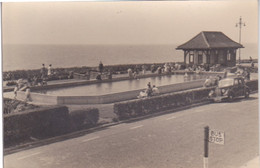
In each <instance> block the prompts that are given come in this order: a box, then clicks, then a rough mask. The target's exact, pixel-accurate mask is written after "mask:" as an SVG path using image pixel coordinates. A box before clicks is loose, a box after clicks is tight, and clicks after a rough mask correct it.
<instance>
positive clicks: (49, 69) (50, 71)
mask: <svg viewBox="0 0 260 168" xmlns="http://www.w3.org/2000/svg"><path fill="white" fill-rule="evenodd" d="M51 75H52V65H51V64H50V65H49V67H48V76H51Z"/></svg>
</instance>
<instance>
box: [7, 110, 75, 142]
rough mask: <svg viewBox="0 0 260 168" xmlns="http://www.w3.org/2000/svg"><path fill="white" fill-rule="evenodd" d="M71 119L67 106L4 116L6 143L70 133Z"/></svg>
mask: <svg viewBox="0 0 260 168" xmlns="http://www.w3.org/2000/svg"><path fill="white" fill-rule="evenodd" d="M69 122H70V117H69V113H68V108H67V107H65V106H54V107H42V108H38V109H33V110H28V111H24V112H21V113H13V114H7V115H4V142H5V145H6V144H7V145H8V144H9V143H16V142H20V141H23V140H26V139H28V138H30V137H34V138H46V137H52V136H57V135H61V134H64V133H67V132H68V131H69Z"/></svg>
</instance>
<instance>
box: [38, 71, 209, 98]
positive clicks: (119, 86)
mask: <svg viewBox="0 0 260 168" xmlns="http://www.w3.org/2000/svg"><path fill="white" fill-rule="evenodd" d="M205 78H206V75H195V74H194V75H188V76H187V77H185V76H184V75H165V76H157V77H149V78H141V79H131V80H124V81H115V82H105V83H96V84H89V85H83V86H73V87H66V88H56V89H48V90H41V91H38V92H39V93H43V94H48V95H54V96H98V95H105V94H112V93H118V92H126V91H132V90H139V89H145V88H146V87H147V84H148V82H151V85H152V86H153V85H156V86H157V87H158V86H165V85H171V84H176V83H183V82H187V81H193V80H198V79H205Z"/></svg>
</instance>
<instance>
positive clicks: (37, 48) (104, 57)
mask: <svg viewBox="0 0 260 168" xmlns="http://www.w3.org/2000/svg"><path fill="white" fill-rule="evenodd" d="M178 45H180V44H120V45H118V44H117V45H114V44H87V45H84V44H75V45H69V44H62V45H59V44H22V45H20V44H4V45H3V56H2V65H3V72H6V71H15V70H32V69H40V68H41V66H42V64H45V65H46V66H47V65H49V64H52V66H53V68H70V67H82V66H87V67H96V66H98V64H99V62H100V61H102V63H103V64H104V65H105V66H106V65H120V64H142V63H143V64H145V63H164V62H183V51H182V50H176V48H177V46H178ZM243 46H244V47H245V48H242V49H241V59H249V57H250V56H251V57H252V58H253V59H257V58H258V44H257V43H247V44H243ZM237 59H238V51H237Z"/></svg>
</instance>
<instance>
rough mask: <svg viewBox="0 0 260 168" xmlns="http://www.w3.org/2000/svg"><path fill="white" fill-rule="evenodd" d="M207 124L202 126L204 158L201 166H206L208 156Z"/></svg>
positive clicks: (204, 167)
mask: <svg viewBox="0 0 260 168" xmlns="http://www.w3.org/2000/svg"><path fill="white" fill-rule="evenodd" d="M208 138H209V126H206V127H204V159H203V163H204V164H203V165H204V166H203V168H208V156H209V141H208Z"/></svg>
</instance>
